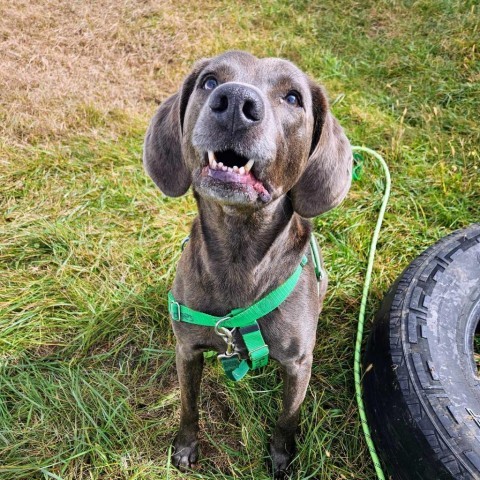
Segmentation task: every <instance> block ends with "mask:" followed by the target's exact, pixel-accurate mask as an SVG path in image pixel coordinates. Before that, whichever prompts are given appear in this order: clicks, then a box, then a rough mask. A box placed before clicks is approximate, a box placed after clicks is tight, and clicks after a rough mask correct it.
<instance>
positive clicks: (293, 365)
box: [270, 354, 313, 478]
mask: <svg viewBox="0 0 480 480" xmlns="http://www.w3.org/2000/svg"><path fill="white" fill-rule="evenodd" d="M312 358H313V357H312V355H311V354H308V355H303V356H302V357H300V358H298V359H297V360H296V361H293V362H292V361H291V359H289V362H288V363H282V368H283V410H282V412H281V413H280V416H279V418H278V421H277V424H276V426H275V431H274V433H273V436H272V440H271V442H270V456H271V458H272V472H273V475H274V478H284V476H285V472H286V470H287V467H288V465H289V464H290V462H291V460H292V459H293V456H294V455H295V434H296V432H297V428H298V421H299V417H300V407H301V405H302V403H303V400H304V399H305V394H306V392H307V387H308V382H309V381H310V374H311V370H312Z"/></svg>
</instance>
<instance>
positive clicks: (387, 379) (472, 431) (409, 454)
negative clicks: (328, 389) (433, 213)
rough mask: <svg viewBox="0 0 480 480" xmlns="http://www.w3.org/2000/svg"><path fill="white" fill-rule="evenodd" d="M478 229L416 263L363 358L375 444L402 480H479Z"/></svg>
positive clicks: (444, 242) (388, 303) (391, 296)
mask: <svg viewBox="0 0 480 480" xmlns="http://www.w3.org/2000/svg"><path fill="white" fill-rule="evenodd" d="M479 320H480V224H474V225H471V226H470V227H468V228H466V229H464V230H459V231H457V232H454V233H453V234H451V235H449V236H448V237H445V238H443V239H441V240H440V241H438V242H437V243H436V244H435V245H433V246H432V247H430V248H429V249H428V250H426V251H425V252H424V253H422V254H421V255H420V256H419V257H418V258H416V259H415V260H414V261H413V262H412V263H411V264H410V265H409V266H408V267H407V268H406V270H405V271H404V272H403V273H402V274H401V275H400V277H399V278H398V279H397V281H396V282H395V284H394V285H393V286H392V288H391V289H390V291H389V292H388V294H387V295H386V297H385V299H384V301H383V303H382V307H381V309H380V311H379V312H378V314H377V317H376V320H375V323H374V326H373V330H372V332H371V335H370V338H369V341H368V345H367V349H366V354H365V357H364V372H365V373H364V377H363V392H364V399H365V406H366V411H367V418H368V422H369V425H370V428H371V431H372V437H373V440H374V443H375V446H376V448H377V451H378V453H379V456H380V458H381V460H382V463H383V465H384V466H385V468H386V469H387V471H388V472H389V473H390V474H391V475H392V477H393V479H395V480H413V479H422V480H437V479H452V478H454V479H462V480H463V479H480V377H479V376H478V375H477V366H476V364H475V360H474V357H473V339H474V335H475V329H476V328H477V324H478V322H479Z"/></svg>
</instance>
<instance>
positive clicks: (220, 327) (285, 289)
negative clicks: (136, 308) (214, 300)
mask: <svg viewBox="0 0 480 480" xmlns="http://www.w3.org/2000/svg"><path fill="white" fill-rule="evenodd" d="M310 249H311V252H312V260H313V265H314V268H315V275H316V276H317V281H318V284H319V282H320V280H321V279H322V278H323V270H322V266H321V263H320V255H319V252H318V247H317V244H316V242H315V239H314V237H313V234H312V236H311V238H310ZM306 264H307V257H306V256H305V255H304V256H303V258H302V260H301V262H300V265H299V266H298V267H297V268H296V269H295V271H294V272H293V273H292V275H290V277H288V278H287V280H285V282H284V283H282V284H281V285H280V286H279V287H277V288H276V289H275V290H272V291H271V292H270V293H269V294H268V295H266V296H265V297H263V298H261V299H260V300H258V301H257V302H255V303H254V304H253V305H250V306H249V307H245V308H235V309H233V310H232V311H231V312H230V313H228V314H227V315H225V316H223V317H217V316H214V315H209V314H208V313H204V312H199V311H197V310H193V309H191V308H188V307H187V306H185V305H182V304H180V303H178V302H177V301H176V300H175V299H174V297H173V294H172V292H171V291H170V292H168V311H169V313H170V316H171V317H172V320H173V321H175V322H186V323H191V324H193V325H201V326H203V327H213V328H215V333H217V334H218V335H220V336H221V337H222V338H223V339H224V340H225V342H226V344H227V349H226V352H225V353H223V354H221V355H218V358H219V360H220V361H221V362H222V366H223V369H224V371H225V374H226V375H227V377H228V378H229V379H230V380H234V381H238V380H241V379H242V378H243V377H244V376H245V375H246V374H247V372H248V371H249V370H250V369H256V368H260V367H264V366H265V365H266V364H267V363H268V354H269V350H268V345H267V344H266V343H265V340H264V339H263V336H262V332H261V330H260V326H259V325H258V322H257V320H258V319H259V318H262V317H264V316H265V315H267V314H269V313H270V312H272V311H273V310H275V309H276V308H278V307H279V306H280V305H281V304H282V303H283V302H284V301H285V300H286V299H287V297H288V296H289V295H290V294H291V293H292V291H293V289H294V288H295V286H296V285H297V283H298V280H299V278H300V274H301V273H302V270H303V267H304V266H305V265H306ZM229 328H232V329H233V328H238V331H239V332H240V334H241V335H242V338H243V341H244V343H245V346H246V347H247V353H248V360H245V359H242V358H241V357H240V354H239V353H238V352H237V351H236V350H235V347H234V343H233V334H232V331H230V330H228V329H229Z"/></svg>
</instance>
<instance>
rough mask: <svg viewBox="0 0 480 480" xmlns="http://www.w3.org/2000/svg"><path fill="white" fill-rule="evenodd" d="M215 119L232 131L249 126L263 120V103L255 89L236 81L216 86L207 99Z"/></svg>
mask: <svg viewBox="0 0 480 480" xmlns="http://www.w3.org/2000/svg"><path fill="white" fill-rule="evenodd" d="M209 107H210V110H211V112H212V114H213V116H214V118H215V120H216V121H217V122H218V123H219V124H220V125H221V126H223V127H225V128H228V129H231V130H232V131H235V130H240V129H245V128H248V127H251V126H253V125H255V124H257V123H259V122H261V121H262V120H263V117H264V116H265V105H264V102H263V100H262V97H261V95H260V94H259V92H257V91H256V90H255V89H253V88H250V87H248V86H246V85H241V84H238V83H226V84H223V85H221V86H219V87H218V88H216V89H215V90H214V91H213V92H212V94H211V96H210V99H209Z"/></svg>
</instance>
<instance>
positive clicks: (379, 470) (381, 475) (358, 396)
mask: <svg viewBox="0 0 480 480" xmlns="http://www.w3.org/2000/svg"><path fill="white" fill-rule="evenodd" d="M352 149H353V150H354V152H365V153H368V154H369V155H372V156H373V157H375V158H376V159H377V160H378V161H379V162H380V164H381V165H382V167H383V170H384V172H385V191H384V193H383V199H382V206H381V207H380V212H379V213H378V218H377V224H376V226H375V231H374V232H373V236H372V243H371V244H370V253H369V255H368V265H367V273H366V274H365V282H364V284H363V293H362V301H361V303H360V313H359V315H358V329H357V340H356V342H355V358H354V365H353V373H354V378H355V396H356V399H357V405H358V413H359V415H360V421H361V423H362V428H363V433H364V435H365V441H366V442H367V447H368V450H369V452H370V457H371V458H372V462H373V465H374V466H375V472H376V474H377V477H378V478H379V480H385V475H384V473H383V471H382V466H381V465H380V460H379V458H378V455H377V452H376V450H375V445H374V444H373V440H372V437H371V435H370V428H369V427H368V423H367V416H366V414H365V407H364V404H363V398H362V383H361V375H360V363H361V351H362V340H363V328H364V323H365V309H366V306H367V298H368V292H369V290H370V284H371V281H372V270H373V261H374V260H375V251H376V249H377V242H378V237H379V234H380V228H381V226H382V222H383V217H384V216H385V210H386V208H387V203H388V199H389V197H390V187H391V179H390V172H389V170H388V166H387V164H386V163H385V160H384V159H383V158H382V157H381V156H380V155H379V154H378V153H377V152H375V151H374V150H371V149H370V148H366V147H352ZM362 162H363V159H362ZM359 165H361V162H360V163H359ZM360 168H361V167H360ZM358 173H359V172H358V170H357V174H358Z"/></svg>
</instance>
